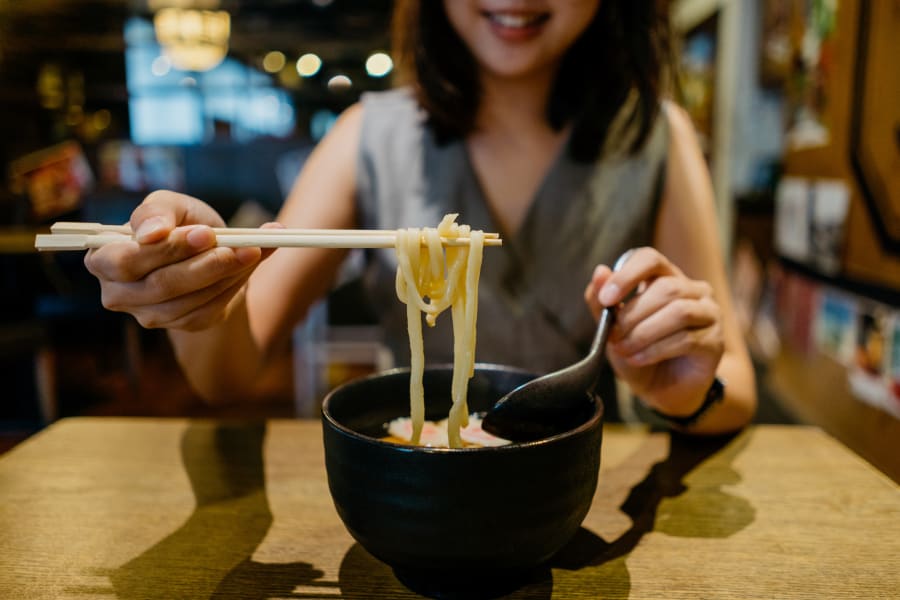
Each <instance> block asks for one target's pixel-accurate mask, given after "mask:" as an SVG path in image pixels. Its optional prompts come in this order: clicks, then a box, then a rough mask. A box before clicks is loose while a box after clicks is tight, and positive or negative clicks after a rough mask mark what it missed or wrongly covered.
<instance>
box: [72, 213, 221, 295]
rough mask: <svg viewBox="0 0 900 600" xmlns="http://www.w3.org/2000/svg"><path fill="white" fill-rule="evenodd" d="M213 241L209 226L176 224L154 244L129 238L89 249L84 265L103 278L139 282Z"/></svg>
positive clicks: (206, 246) (208, 245)
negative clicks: (165, 235)
mask: <svg viewBox="0 0 900 600" xmlns="http://www.w3.org/2000/svg"><path fill="white" fill-rule="evenodd" d="M215 243H216V236H215V234H214V233H213V232H212V230H211V229H210V228H209V227H206V226H204V225H193V226H189V227H179V228H176V229H174V230H172V231H171V232H170V233H169V234H168V237H167V238H166V239H165V240H161V241H157V242H155V243H151V244H140V243H137V242H134V241H130V240H129V241H125V242H116V243H113V244H107V245H105V246H103V247H101V248H96V249H94V250H91V251H90V252H88V253H87V255H86V256H85V266H86V267H87V268H88V271H90V272H91V273H92V274H94V275H95V276H96V277H98V278H100V279H103V280H108V281H119V282H129V281H138V280H140V279H143V278H144V277H146V276H147V275H148V274H149V273H151V272H153V271H156V270H158V269H160V268H162V267H165V266H167V265H173V264H175V263H179V262H182V261H185V260H187V259H189V258H191V257H192V256H195V255H197V254H199V253H201V252H203V251H204V250H207V249H209V248H212V247H213V246H215Z"/></svg>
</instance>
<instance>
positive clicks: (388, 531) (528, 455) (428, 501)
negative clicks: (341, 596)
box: [323, 365, 603, 595]
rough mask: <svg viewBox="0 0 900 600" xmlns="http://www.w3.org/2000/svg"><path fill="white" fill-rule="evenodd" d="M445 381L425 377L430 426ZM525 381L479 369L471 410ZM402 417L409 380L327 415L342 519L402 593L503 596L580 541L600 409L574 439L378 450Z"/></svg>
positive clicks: (444, 406)
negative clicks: (496, 592)
mask: <svg viewBox="0 0 900 600" xmlns="http://www.w3.org/2000/svg"><path fill="white" fill-rule="evenodd" d="M451 377H452V369H451V367H449V366H446V367H435V368H429V369H426V372H425V377H424V386H425V395H426V398H425V404H426V418H427V419H432V420H439V419H442V418H445V417H446V415H447V412H448V410H449V406H450V400H449V398H450V382H451ZM531 378H532V375H529V374H528V373H525V372H523V371H519V370H515V369H511V368H507V367H500V366H491V365H478V366H477V368H476V371H475V375H474V377H473V378H472V379H471V381H470V384H469V396H468V398H469V408H470V410H471V411H483V410H486V409H488V408H489V407H490V406H491V405H492V404H493V403H494V402H495V401H496V400H497V399H499V398H500V397H501V396H502V395H503V394H505V393H506V392H508V391H510V390H512V389H513V388H515V387H516V386H518V385H520V384H521V383H524V382H525V381H527V380H529V379H531ZM408 414H409V370H408V369H398V370H394V371H388V372H385V373H382V374H378V375H373V376H370V377H366V378H363V379H358V380H355V381H352V382H349V383H347V384H344V385H342V386H340V387H338V388H335V389H334V390H333V391H332V392H331V393H330V394H328V396H327V397H326V398H325V401H324V404H323V421H324V428H323V430H324V442H325V465H326V468H327V472H328V485H329V488H330V490H331V496H332V498H333V500H334V504H335V507H336V508H337V512H338V514H339V515H340V517H341V519H342V520H343V521H344V524H345V525H346V527H347V529H348V531H349V532H350V534H351V535H352V536H353V537H354V538H355V539H356V540H357V541H358V542H359V544H360V545H362V546H363V547H364V548H365V549H366V550H368V551H369V552H370V553H371V554H372V555H373V556H375V557H376V558H378V559H380V560H382V561H383V562H385V563H387V564H388V565H390V566H391V567H393V569H394V572H395V573H396V574H397V576H398V578H399V579H401V581H403V582H404V583H406V584H407V585H408V586H410V587H412V588H413V589H416V590H417V591H420V592H424V593H429V592H434V591H437V592H440V590H442V589H447V588H461V589H465V587H466V586H483V585H484V582H485V581H490V582H494V584H496V585H503V584H502V583H501V582H512V581H515V580H516V579H517V578H520V577H522V576H523V575H526V574H527V573H528V572H529V571H531V570H533V569H535V568H537V567H540V566H541V565H542V564H544V563H545V562H546V561H547V560H548V559H549V558H550V557H551V556H553V554H554V553H556V552H557V551H558V550H560V549H561V548H562V547H563V546H564V545H565V544H566V542H568V541H569V539H570V538H571V537H572V536H573V535H574V534H575V532H576V531H577V530H578V528H579V526H580V525H581V522H582V520H583V519H584V517H585V515H586V514H587V511H588V508H589V507H590V504H591V500H592V498H593V496H594V490H595V489H596V486H597V474H598V469H599V467H600V444H601V436H602V428H601V423H602V417H603V405H602V403H601V402H600V401H598V400H595V402H594V411H593V414H591V415H590V416H589V417H588V418H587V420H586V421H585V422H584V423H582V424H581V425H579V426H578V427H576V428H575V429H573V430H571V431H569V432H566V433H564V434H561V435H557V436H554V437H551V438H547V439H543V440H538V441H535V442H529V443H521V444H511V445H508V446H501V447H493V448H462V449H449V448H425V447H411V446H404V445H400V444H394V443H390V442H385V441H381V440H380V439H379V438H380V437H381V436H383V435H385V431H384V424H385V423H387V422H389V421H390V420H392V419H394V418H396V417H399V416H406V415H408ZM481 589H483V587H482V588H481ZM437 595H441V594H440V593H438V594H437ZM447 595H450V594H447ZM463 595H465V594H463Z"/></svg>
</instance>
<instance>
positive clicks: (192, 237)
mask: <svg viewBox="0 0 900 600" xmlns="http://www.w3.org/2000/svg"><path fill="white" fill-rule="evenodd" d="M185 239H186V240H187V243H188V244H190V245H191V246H192V247H194V248H196V249H197V250H202V249H204V248H208V247H210V246H212V242H213V235H212V232H210V231H209V228H207V227H194V228H192V229H191V230H190V231H188V232H187V235H186V236H185Z"/></svg>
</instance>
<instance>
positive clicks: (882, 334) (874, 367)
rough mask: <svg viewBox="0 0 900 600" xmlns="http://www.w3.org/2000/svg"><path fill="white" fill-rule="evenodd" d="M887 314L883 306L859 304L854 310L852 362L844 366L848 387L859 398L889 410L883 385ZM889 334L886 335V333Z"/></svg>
mask: <svg viewBox="0 0 900 600" xmlns="http://www.w3.org/2000/svg"><path fill="white" fill-rule="evenodd" d="M890 320H891V319H890V316H889V313H888V312H887V309H886V308H885V307H883V306H880V305H876V304H870V305H868V306H861V307H860V310H859V311H858V312H857V320H856V344H855V348H854V352H853V362H852V363H851V364H850V367H849V368H848V370H847V375H848V382H849V384H850V390H851V392H852V393H853V395H854V396H856V397H857V398H858V399H859V400H861V401H863V402H865V403H866V404H869V405H871V406H873V407H875V408H879V409H881V410H885V411H889V410H890V409H891V403H890V402H889V400H890V399H889V390H888V386H887V372H886V371H887V368H888V365H887V362H888V360H887V359H888V344H889V343H890V340H891V337H892V333H893V332H892V331H890V326H889V322H890ZM889 336H890V337H889Z"/></svg>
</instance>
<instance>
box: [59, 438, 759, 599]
mask: <svg viewBox="0 0 900 600" xmlns="http://www.w3.org/2000/svg"><path fill="white" fill-rule="evenodd" d="M265 432H266V428H265V424H264V423H258V424H246V423H240V424H222V423H203V422H195V423H192V424H191V425H190V426H189V427H188V429H187V430H186V431H185V434H184V436H183V438H182V445H181V452H182V457H183V461H184V466H185V470H186V472H187V475H188V478H189V480H190V483H191V486H192V489H193V492H194V495H195V497H196V502H197V505H196V507H195V509H194V512H193V513H192V514H191V516H190V517H189V518H188V519H187V521H185V523H184V524H183V525H182V526H181V527H180V528H178V529H177V530H176V531H174V532H173V533H172V534H171V535H169V536H167V537H166V538H164V539H162V540H161V541H160V542H158V543H157V544H155V545H154V546H152V547H150V548H149V549H147V550H146V551H145V552H143V553H142V554H140V555H139V556H137V557H136V558H134V559H133V560H131V561H129V562H127V563H125V564H123V565H122V566H121V567H118V568H116V569H113V570H111V571H105V572H104V573H102V574H103V575H106V576H107V577H108V578H109V580H110V582H111V584H112V588H113V590H112V591H113V592H114V593H115V595H116V596H117V597H119V598H122V599H124V600H129V599H138V598H139V599H141V600H153V599H156V598H160V599H162V598H165V599H169V598H181V597H192V598H213V599H226V598H241V599H248V600H253V599H255V598H259V599H263V598H271V597H283V598H291V597H293V598H297V597H305V598H312V597H329V598H360V599H362V598H371V597H373V593H375V595H376V596H377V597H382V598H393V599H397V600H402V599H404V598H416V597H419V596H417V595H415V594H413V593H412V592H410V591H409V590H407V588H405V587H404V586H403V584H402V583H400V582H399V581H398V580H397V578H396V577H395V576H394V574H393V571H391V569H390V567H388V566H387V565H385V564H384V563H382V562H380V561H378V560H377V559H375V558H373V557H372V556H371V555H370V554H369V553H368V552H366V551H365V550H364V549H363V548H362V547H361V546H359V545H358V544H354V545H352V546H351V547H350V549H349V550H348V551H347V553H346V554H345V556H344V559H343V561H342V563H341V566H340V572H339V581H338V582H337V583H335V582H329V581H322V576H323V572H322V571H320V570H319V569H316V568H315V567H314V566H313V565H312V564H310V563H305V562H295V563H286V564H267V563H265V564H264V563H257V562H254V561H253V560H252V556H253V553H254V552H255V550H256V548H257V547H258V546H259V544H260V543H261V542H262V540H263V538H264V537H265V535H266V533H267V532H268V530H269V527H270V526H271V524H272V513H271V511H270V510H269V504H268V499H267V497H266V490H265V476H264V469H263V441H264V438H265ZM750 435H751V433H750V432H745V433H743V434H741V435H739V436H738V437H735V436H726V437H718V438H697V437H688V436H681V435H677V434H673V435H672V436H671V438H670V444H669V451H668V455H667V456H666V457H665V459H664V460H662V461H659V462H655V463H653V462H652V461H654V460H657V459H658V457H659V456H660V454H659V450H660V447H659V444H658V443H654V442H653V441H652V440H653V438H650V439H648V441H647V442H646V443H645V444H644V446H643V447H641V448H639V449H638V450H637V451H636V452H635V453H634V454H633V455H632V457H631V458H629V459H628V460H627V461H626V463H629V464H630V466H622V465H620V466H617V467H615V468H613V469H611V470H606V471H604V475H603V476H602V477H601V489H602V486H603V481H604V478H605V479H613V478H614V476H615V475H617V473H616V471H617V470H618V469H626V468H630V469H632V470H633V468H634V466H635V465H638V467H639V470H638V472H644V470H645V469H646V473H647V474H646V476H645V477H644V478H643V479H642V480H641V481H640V482H638V483H637V484H636V485H634V486H633V487H631V489H630V491H629V493H628V496H627V498H626V499H625V501H624V502H623V503H622V505H621V506H620V507H619V509H620V510H621V511H622V512H624V513H625V514H626V515H627V516H628V517H630V519H631V526H630V528H629V529H628V530H627V531H625V532H624V533H623V534H622V535H620V536H619V537H618V538H617V539H615V540H613V541H611V542H607V541H606V540H604V539H603V538H601V537H600V536H598V535H596V534H595V533H593V532H591V531H590V530H588V529H586V528H584V527H582V528H581V529H580V530H579V531H578V532H577V534H576V535H575V537H574V538H573V539H572V541H571V542H570V543H569V544H568V545H567V546H566V547H565V548H563V549H562V550H561V551H560V552H559V554H557V556H556V557H554V558H553V559H552V560H551V561H550V564H549V565H547V566H546V567H545V568H543V569H541V570H537V571H535V572H534V573H533V574H532V577H531V578H530V579H529V580H528V581H525V582H523V583H522V585H521V586H520V587H519V588H518V589H516V590H514V591H512V592H511V593H508V594H506V595H505V596H504V597H506V598H510V599H522V600H528V599H535V600H537V599H545V598H550V597H551V595H552V593H553V592H554V590H555V589H556V590H557V591H558V592H559V591H563V590H564V589H568V586H572V589H582V590H590V591H591V592H592V593H593V594H594V595H595V596H596V597H601V598H627V597H628V596H629V594H630V590H631V580H630V575H629V572H628V567H627V565H626V564H625V559H626V558H627V556H628V555H629V554H630V552H631V551H632V550H633V549H634V548H635V547H636V546H637V545H638V543H639V542H640V540H641V539H642V538H643V536H644V535H645V534H646V533H648V532H651V531H659V532H663V533H666V534H668V535H672V536H685V537H706V538H724V537H728V536H730V535H733V534H734V533H736V532H738V531H740V530H741V529H743V528H744V527H746V526H747V525H748V524H750V523H751V522H753V519H754V516H755V511H754V509H753V507H752V506H751V505H750V504H749V503H748V502H747V501H746V500H744V499H743V498H739V497H736V496H733V495H731V494H728V493H726V492H725V491H723V490H722V489H721V488H722V486H723V485H729V484H734V483H737V482H738V481H740V476H739V475H738V473H737V472H736V471H735V470H734V469H733V468H732V466H731V463H732V461H733V460H734V459H735V458H736V457H737V456H738V455H739V454H740V453H741V451H742V450H743V449H744V447H745V446H746V445H747V443H748V441H749V436H750ZM656 440H657V441H659V438H656ZM701 464H702V467H701V468H698V467H699V466H700V465H701ZM689 474H690V475H691V482H690V485H689V486H688V485H686V484H685V483H684V479H685V477H686V476H688V475H689ZM598 493H602V491H598ZM717 516H721V518H717ZM700 517H702V518H700ZM461 535H465V533H464V532H461ZM298 588H303V589H305V590H307V591H306V592H304V593H299V592H297V591H296V590H297V589H298ZM317 590H321V595H319V594H318V593H317ZM70 591H72V592H79V591H80V592H84V593H88V592H91V593H92V590H70ZM93 591H96V590H93Z"/></svg>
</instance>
